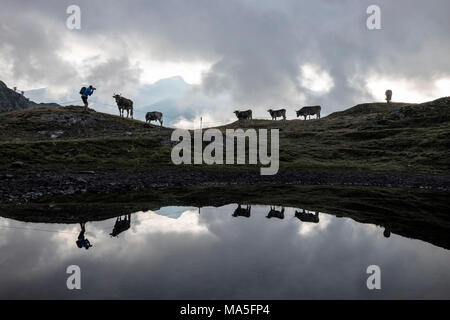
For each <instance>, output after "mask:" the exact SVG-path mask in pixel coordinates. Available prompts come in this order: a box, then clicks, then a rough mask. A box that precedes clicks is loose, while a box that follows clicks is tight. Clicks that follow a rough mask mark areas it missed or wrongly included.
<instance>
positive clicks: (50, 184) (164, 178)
mask: <svg viewBox="0 0 450 320" xmlns="http://www.w3.org/2000/svg"><path fill="white" fill-rule="evenodd" d="M0 180H1V181H2V183H1V184H0V203H26V202H30V201H36V200H39V199H43V198H51V197H53V196H58V195H72V194H82V193H109V192H118V191H124V192H126V191H136V190H144V189H149V188H167V187H177V186H184V187H190V186H217V185H233V186H236V185H242V186H248V185H258V184H261V185H262V184H264V185H270V184H273V185H282V184H294V185H342V186H376V187H397V188H420V189H431V190H450V176H446V175H436V176H434V175H410V174H380V173H328V172H327V173H325V172H324V173H320V172H299V171H285V172H281V173H279V174H277V175H274V176H261V175H259V173H258V172H233V171H227V172H221V171H212V170H207V171H205V170H189V171H188V170H176V169H163V170H158V171H149V172H116V171H98V172H97V171H81V172H72V171H69V170H67V171H58V172H52V171H25V170H16V171H5V172H0Z"/></svg>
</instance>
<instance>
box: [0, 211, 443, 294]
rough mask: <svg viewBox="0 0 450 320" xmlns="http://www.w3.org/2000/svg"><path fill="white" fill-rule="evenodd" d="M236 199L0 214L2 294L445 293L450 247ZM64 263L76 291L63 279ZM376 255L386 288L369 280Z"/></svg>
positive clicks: (374, 228)
mask: <svg viewBox="0 0 450 320" xmlns="http://www.w3.org/2000/svg"><path fill="white" fill-rule="evenodd" d="M237 208H238V205H236V204H230V205H227V206H223V207H220V208H214V207H204V208H201V209H199V208H190V207H165V208H162V209H160V210H158V211H147V212H137V213H135V214H132V215H130V219H131V221H130V224H129V228H128V225H127V224H128V222H127V220H126V217H123V219H125V220H122V222H119V223H118V224H116V222H117V220H116V218H114V219H109V220H105V221H99V222H87V223H86V224H85V233H84V235H83V234H81V235H80V231H81V225H80V224H73V225H62V224H37V223H24V222H19V221H15V220H10V219H6V218H0V298H2V299H5V298H6V299H11V298H65V299H66V298H68V299H78V298H88V299H91V298H138V299H139V298H146V299H147V298H150V299H303V298H307V299H316V298H342V299H350V298H351V299H354V298H368V299H380V298H446V299H448V298H450V268H449V266H450V252H449V251H448V250H446V249H442V248H439V247H436V246H433V245H431V244H428V243H425V242H423V241H420V240H411V239H407V238H404V237H401V236H398V235H395V234H390V236H389V237H388V238H387V237H386V236H388V235H389V232H388V231H386V230H385V229H384V228H381V227H377V226H374V225H368V224H360V223H357V222H355V221H353V220H351V219H348V218H337V217H335V216H333V215H329V214H325V213H312V212H311V213H309V212H308V211H305V212H303V210H301V209H294V208H285V209H284V211H282V208H281V207H272V208H271V207H268V206H256V205H254V206H251V211H250V210H246V209H247V207H246V206H242V207H239V208H238V210H236V209H237ZM271 209H272V211H271ZM296 211H297V214H296ZM114 225H116V228H115V230H114V234H116V233H119V234H118V236H117V237H113V236H111V233H112V232H113V229H114ZM125 229H126V230H125ZM79 237H80V240H83V239H84V240H86V239H87V240H88V241H89V242H90V243H91V245H92V247H90V248H89V249H85V248H84V247H82V248H79V246H78V245H77V240H78V239H79ZM79 244H80V242H79ZM69 265H78V266H79V267H80V268H81V273H82V275H81V286H82V289H81V290H72V291H71V290H68V289H67V287H66V280H67V277H68V276H69V275H68V274H66V268H67V267H68V266H69ZM369 265H378V266H379V267H380V268H381V285H382V288H381V290H372V291H370V290H368V289H367V286H366V280H367V278H368V276H369V275H368V274H367V273H366V269H367V267H368V266H369Z"/></svg>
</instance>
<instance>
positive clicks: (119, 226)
mask: <svg viewBox="0 0 450 320" xmlns="http://www.w3.org/2000/svg"><path fill="white" fill-rule="evenodd" d="M130 223H131V214H129V215H126V216H124V217H123V218H122V217H121V216H120V217H117V220H116V223H115V224H114V228H113V231H112V232H111V233H110V234H109V235H110V236H112V237H117V236H119V234H121V233H122V232H124V231H126V230H128V229H130Z"/></svg>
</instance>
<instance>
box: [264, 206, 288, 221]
mask: <svg viewBox="0 0 450 320" xmlns="http://www.w3.org/2000/svg"><path fill="white" fill-rule="evenodd" d="M266 218H267V219H270V218H277V219H284V207H282V208H281V211H278V210H275V207H272V206H270V211H269V214H268V215H267V216H266Z"/></svg>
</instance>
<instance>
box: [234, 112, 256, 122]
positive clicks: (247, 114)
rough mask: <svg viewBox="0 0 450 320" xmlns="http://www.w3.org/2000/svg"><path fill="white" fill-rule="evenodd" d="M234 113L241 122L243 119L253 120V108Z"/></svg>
mask: <svg viewBox="0 0 450 320" xmlns="http://www.w3.org/2000/svg"><path fill="white" fill-rule="evenodd" d="M234 114H235V115H236V117H237V118H238V119H239V122H242V121H243V120H248V121H250V120H252V110H246V111H235V112H234Z"/></svg>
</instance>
